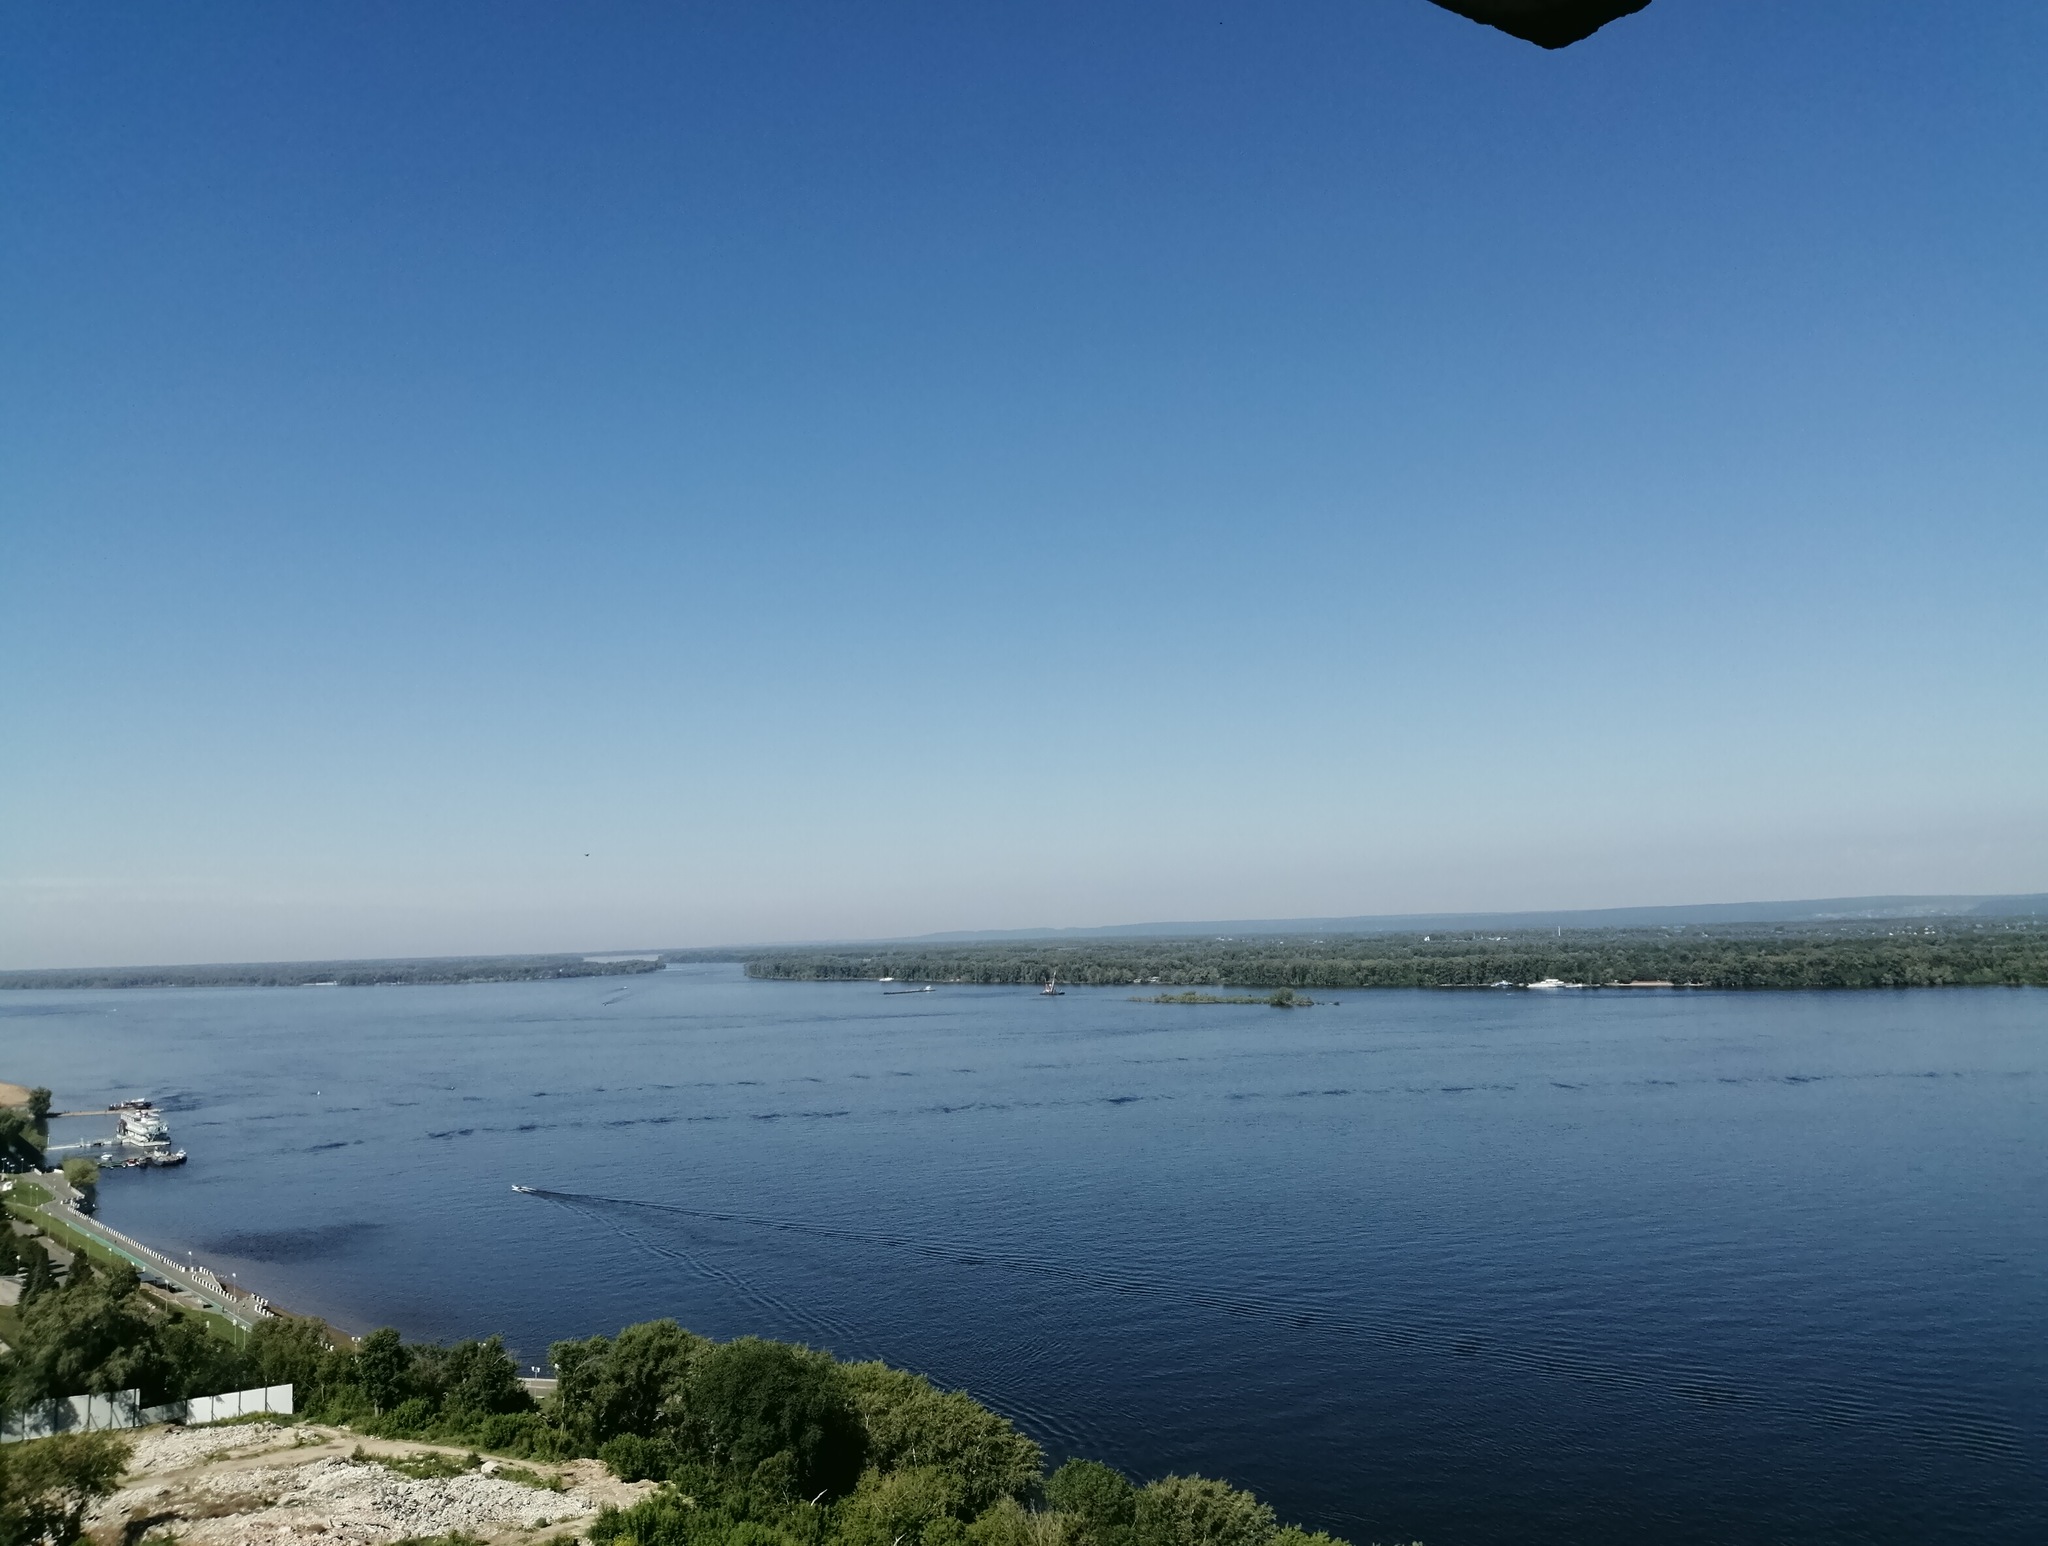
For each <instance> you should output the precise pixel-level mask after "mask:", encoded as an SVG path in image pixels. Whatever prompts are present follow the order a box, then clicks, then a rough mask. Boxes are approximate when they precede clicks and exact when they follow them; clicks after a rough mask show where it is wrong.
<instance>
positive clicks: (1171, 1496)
mask: <svg viewBox="0 0 2048 1546" xmlns="http://www.w3.org/2000/svg"><path fill="white" fill-rule="evenodd" d="M1132 1522H1133V1524H1134V1526H1135V1529H1136V1535H1137V1542H1138V1546H1268V1543H1269V1542H1270V1541H1271V1540H1272V1538H1273V1535H1274V1532H1275V1531H1276V1530H1277V1529H1278V1521H1277V1520H1275V1519H1274V1517H1273V1511H1272V1510H1271V1509H1270V1508H1268V1507H1266V1505H1265V1504H1263V1503H1261V1502H1260V1501H1259V1500H1258V1499H1257V1498H1255V1497H1253V1496H1252V1495H1251V1494H1250V1493H1248V1492H1240V1491H1238V1490H1237V1488H1235V1487H1233V1486H1231V1485H1230V1484H1229V1483H1228V1482H1219V1481H1212V1480H1211V1479H1209V1478H1208V1477H1206V1476H1167V1477H1162V1478H1161V1479H1160V1480H1158V1481H1156V1482H1153V1483H1151V1484H1150V1485H1149V1486H1146V1487H1142V1488H1140V1489H1139V1491H1138V1498H1137V1508H1136V1510H1135V1511H1134V1518H1133V1521H1132Z"/></svg>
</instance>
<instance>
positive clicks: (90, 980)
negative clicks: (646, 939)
mask: <svg viewBox="0 0 2048 1546" xmlns="http://www.w3.org/2000/svg"><path fill="white" fill-rule="evenodd" d="M661 969H662V962H661V961H660V960H659V959H658V958H654V957H642V958H639V959H635V960H630V961H587V960H585V959H584V958H583V957H582V956H448V957H442V958H439V959H431V960H402V961H270V962H258V963H254V964H247V965H239V966H234V965H229V966H85V967H71V968H65V969H62V970H53V971H24V972H0V988H310V987H324V986H333V987H338V988H382V987H401V986H412V985H416V984H423V983H461V982H544V981H549V980H552V979H554V978H558V977H619V976H625V975H629V974H632V973H635V972H658V971H660V970H661Z"/></svg>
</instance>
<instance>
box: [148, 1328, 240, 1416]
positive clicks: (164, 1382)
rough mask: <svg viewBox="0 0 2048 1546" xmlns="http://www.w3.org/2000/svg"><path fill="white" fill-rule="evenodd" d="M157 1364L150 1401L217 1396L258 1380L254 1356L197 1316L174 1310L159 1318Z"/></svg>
mask: <svg viewBox="0 0 2048 1546" xmlns="http://www.w3.org/2000/svg"><path fill="white" fill-rule="evenodd" d="M155 1340H156V1347H157V1353H158V1365H157V1368H156V1371H155V1375H154V1377H155V1380H156V1384H155V1386H154V1388H152V1389H150V1390H146V1391H144V1392H143V1394H144V1397H145V1398H146V1399H148V1400H150V1401H156V1400H167V1401H169V1400H177V1399H179V1398H180V1397H184V1396H217V1395H219V1394H220V1393H221V1392H222V1391H227V1390H243V1389H246V1388H247V1387H248V1386H250V1385H253V1384H255V1383H256V1379H255V1374H254V1371H253V1369H252V1367H251V1365H252V1364H253V1363H254V1360H253V1359H252V1358H251V1357H250V1355H249V1354H248V1353H247V1352H245V1351H244V1350H243V1349H242V1348H240V1347H239V1346H237V1345H236V1344H234V1343H232V1342H229V1341H227V1340H225V1339H224V1338H221V1337H218V1336H215V1335H214V1334H213V1333H212V1332H211V1331H209V1330H207V1329H206V1326H205V1323H204V1322H202V1321H201V1320H199V1318H198V1317H197V1316H191V1315H186V1314H184V1313H182V1312H180V1311H177V1310H173V1311H171V1312H170V1314H168V1315H166V1316H164V1317H163V1318H162V1319H161V1320H159V1321H157V1323H156V1327H155Z"/></svg>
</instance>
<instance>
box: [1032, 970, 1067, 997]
mask: <svg viewBox="0 0 2048 1546" xmlns="http://www.w3.org/2000/svg"><path fill="white" fill-rule="evenodd" d="M1066 991H1067V990H1066V989H1065V988H1063V987H1061V986H1060V974H1059V973H1058V972H1054V973H1053V974H1052V975H1051V976H1050V977H1048V978H1046V980H1045V986H1044V987H1042V988H1040V989H1039V990H1038V996H1039V997H1040V998H1058V997H1059V996H1060V995H1061V994H1062V993H1064V992H1066Z"/></svg>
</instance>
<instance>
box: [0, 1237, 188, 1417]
mask: <svg viewBox="0 0 2048 1546" xmlns="http://www.w3.org/2000/svg"><path fill="white" fill-rule="evenodd" d="M32 1270H33V1269H32ZM163 1372H164V1359H163V1353H162V1349H161V1348H160V1346H159V1345H158V1341H157V1336H156V1324H155V1322H154V1321H153V1319H152V1318H151V1316H150V1314H149V1312H148V1309H147V1307H146V1306H145V1305H144V1303H143V1298H142V1291H141V1286H140V1285H139V1283H138V1282H137V1281H136V1276H135V1269H134V1268H133V1267H129V1266H126V1265H123V1266H120V1267H110V1268H107V1269H105V1270H103V1271H100V1272H95V1273H93V1274H91V1276H90V1277H89V1278H88V1279H87V1280H85V1281H82V1282H80V1283H79V1284H77V1285H76V1286H75V1287H72V1288H68V1289H65V1290H64V1291H63V1292H61V1293H48V1292H43V1293H38V1294H37V1295H36V1296H35V1297H34V1298H33V1299H29V1300H25V1302H24V1304H23V1308H22V1312H21V1345H20V1346H19V1347H18V1348H16V1350H15V1358H14V1375H13V1379H14V1386H15V1395H16V1399H17V1400H19V1401H20V1402H21V1403H22V1404H24V1405H26V1404H28V1403H29V1402H33V1401H44V1400H48V1399H49V1398H50V1397H52V1396H78V1395H107V1394H110V1393H112V1392H114V1391H120V1390H134V1389H142V1388H147V1389H151V1390H154V1389H156V1388H158V1386H159V1385H160V1383H161V1375H162V1374H163Z"/></svg>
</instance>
